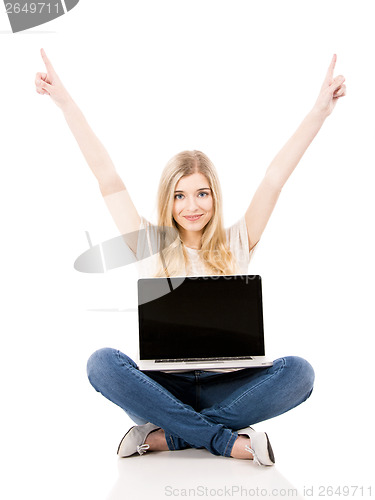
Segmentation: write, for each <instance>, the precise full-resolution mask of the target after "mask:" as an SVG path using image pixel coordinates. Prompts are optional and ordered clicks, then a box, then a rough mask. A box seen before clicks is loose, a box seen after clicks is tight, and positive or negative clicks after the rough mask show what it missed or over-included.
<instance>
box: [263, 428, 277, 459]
mask: <svg viewBox="0 0 375 500" xmlns="http://www.w3.org/2000/svg"><path fill="white" fill-rule="evenodd" d="M264 434H265V435H266V438H267V451H268V455H269V457H270V460H271V462H272V463H275V455H274V454H273V449H272V446H271V443H270V440H269V439H268V436H267V432H265V433H264Z"/></svg>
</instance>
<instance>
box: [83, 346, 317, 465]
mask: <svg viewBox="0 0 375 500" xmlns="http://www.w3.org/2000/svg"><path fill="white" fill-rule="evenodd" d="M87 374H88V377H89V380H90V382H91V384H92V385H93V387H94V388H95V389H96V390H97V391H98V392H100V393H101V394H102V395H103V396H105V397H106V398H107V399H109V400H110V401H112V402H113V403H115V404H116V405H118V406H120V407H121V408H122V409H123V410H124V411H125V412H126V413H127V414H128V415H129V417H130V418H131V419H132V420H133V421H134V422H135V423H136V424H138V425H141V424H145V423H146V422H152V423H153V424H155V425H157V426H159V427H161V428H162V429H163V430H164V431H165V437H166V441H167V443H168V448H169V449H170V450H181V449H184V448H206V449H207V450H208V451H210V452H211V453H212V454H214V455H223V456H227V457H229V456H230V454H231V451H232V447H233V444H234V442H235V440H236V439H237V436H238V433H237V432H236V431H237V430H239V429H242V428H244V427H247V426H249V425H253V424H256V423H257V422H261V421H263V420H267V419H269V418H272V417H275V416H277V415H280V414H282V413H285V412H286V411H288V410H290V409H291V408H294V407H295V406H297V405H299V404H301V403H302V402H303V401H305V400H306V399H307V398H308V397H309V396H310V394H311V392H312V390H313V383H314V370H313V368H312V367H311V365H310V364H309V363H308V362H307V361H305V360H304V359H302V358H300V357H298V356H287V357H284V358H279V359H276V360H275V361H274V363H273V366H271V367H263V368H245V369H243V370H238V371H234V372H226V373H215V372H208V371H202V370H194V371H189V372H182V373H165V372H158V371H144V372H142V371H141V370H139V369H138V367H137V365H136V363H135V362H134V361H133V360H132V359H130V358H129V357H128V356H126V354H123V353H122V352H120V351H118V350H115V349H111V348H104V349H100V350H98V351H96V352H94V354H92V356H91V357H90V358H89V360H88V364H87Z"/></svg>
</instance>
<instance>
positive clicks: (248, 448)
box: [245, 445, 262, 465]
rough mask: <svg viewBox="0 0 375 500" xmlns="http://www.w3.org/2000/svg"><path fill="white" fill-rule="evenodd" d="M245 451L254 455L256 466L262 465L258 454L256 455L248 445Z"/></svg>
mask: <svg viewBox="0 0 375 500" xmlns="http://www.w3.org/2000/svg"><path fill="white" fill-rule="evenodd" d="M245 450H246V451H249V452H250V453H251V454H252V455H253V460H254V462H255V463H256V464H258V465H262V464H261V463H260V462H259V459H258V457H257V456H256V454H255V451H254V450H253V449H252V448H250V446H248V445H246V446H245Z"/></svg>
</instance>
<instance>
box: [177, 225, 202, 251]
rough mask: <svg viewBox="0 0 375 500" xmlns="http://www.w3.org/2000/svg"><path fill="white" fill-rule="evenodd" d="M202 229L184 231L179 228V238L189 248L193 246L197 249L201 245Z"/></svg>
mask: <svg viewBox="0 0 375 500" xmlns="http://www.w3.org/2000/svg"><path fill="white" fill-rule="evenodd" d="M202 234H203V230H202V231H186V229H183V228H180V238H181V241H182V243H183V244H184V245H185V246H186V247H189V248H194V249H195V250H199V249H200V248H201V246H202Z"/></svg>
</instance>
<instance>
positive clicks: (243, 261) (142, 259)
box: [136, 216, 258, 278]
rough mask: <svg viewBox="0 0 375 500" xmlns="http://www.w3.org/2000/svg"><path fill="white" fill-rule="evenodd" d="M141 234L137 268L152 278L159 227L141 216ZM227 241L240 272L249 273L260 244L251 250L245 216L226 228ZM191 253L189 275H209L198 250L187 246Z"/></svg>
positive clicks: (145, 276) (155, 262) (142, 274)
mask: <svg viewBox="0 0 375 500" xmlns="http://www.w3.org/2000/svg"><path fill="white" fill-rule="evenodd" d="M139 231H140V233H139V236H138V244H137V253H136V258H137V262H136V265H137V269H138V274H139V277H140V278H150V277H152V276H154V275H155V272H156V268H157V267H156V266H157V263H158V254H157V248H158V247H157V244H156V242H157V227H156V226H154V225H153V224H151V223H150V222H149V221H147V220H146V219H145V218H144V217H141V225H140V227H139ZM225 233H226V236H227V242H228V243H229V247H230V250H231V252H232V255H233V256H234V258H235V259H236V262H237V265H238V269H239V273H238V274H247V271H248V267H249V263H250V259H251V257H252V256H253V254H254V252H255V250H256V248H257V246H258V245H256V246H255V247H253V248H252V250H251V251H250V252H249V240H248V235H247V227H246V222H245V216H243V217H242V218H241V219H239V220H238V221H237V222H236V223H235V224H233V225H232V226H230V227H229V228H227V229H226V230H225ZM185 249H186V251H187V253H188V255H189V263H190V265H191V269H192V271H191V272H189V274H186V275H187V276H207V275H209V274H211V275H212V273H208V272H207V270H206V268H205V266H204V264H203V262H202V260H201V258H200V256H199V254H198V250H195V249H194V248H189V247H187V246H185Z"/></svg>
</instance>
